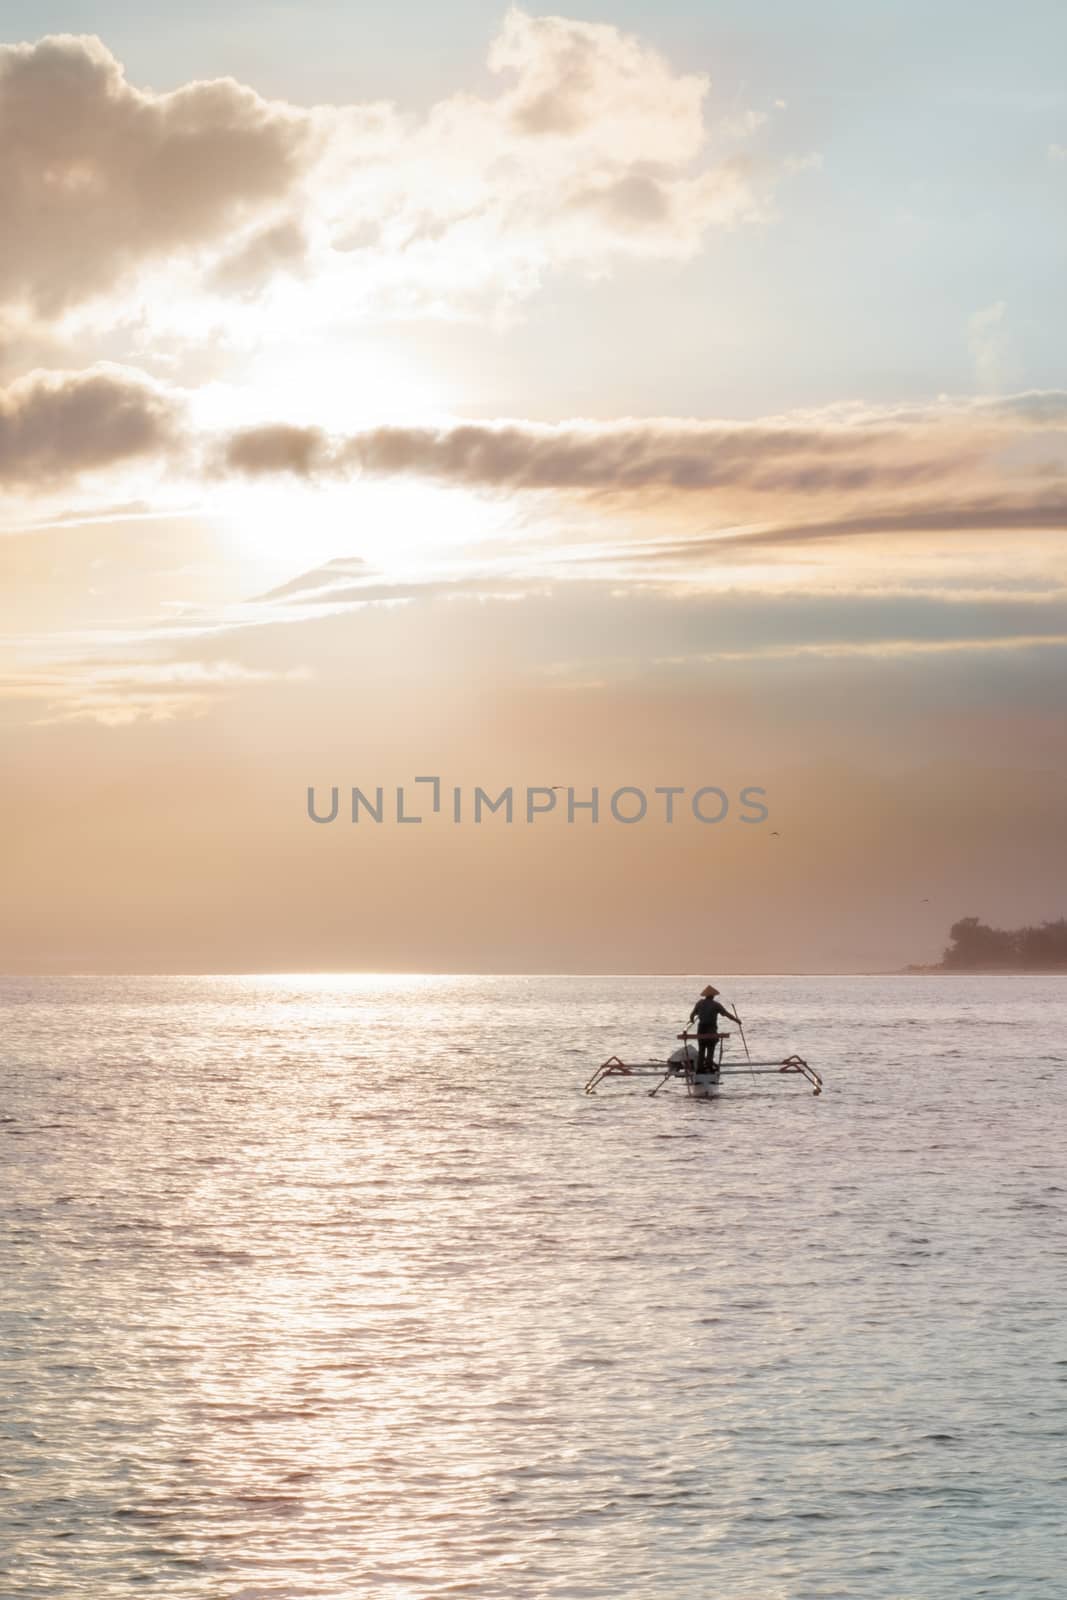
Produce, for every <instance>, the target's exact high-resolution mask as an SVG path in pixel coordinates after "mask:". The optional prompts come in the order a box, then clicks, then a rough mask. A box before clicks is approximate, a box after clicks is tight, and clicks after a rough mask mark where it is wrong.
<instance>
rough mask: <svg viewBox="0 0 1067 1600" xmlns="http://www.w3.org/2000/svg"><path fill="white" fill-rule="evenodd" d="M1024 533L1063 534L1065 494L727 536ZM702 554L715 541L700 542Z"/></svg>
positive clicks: (738, 539) (798, 540) (756, 539)
mask: <svg viewBox="0 0 1067 1600" xmlns="http://www.w3.org/2000/svg"><path fill="white" fill-rule="evenodd" d="M1027 529H1034V530H1047V531H1051V532H1054V533H1060V532H1064V533H1067V493H1065V492H1064V491H1063V490H1062V489H1061V490H1059V491H1056V492H1053V493H1051V494H1046V495H1033V496H1029V497H1027V498H1025V499H1014V500H1008V499H1001V500H962V501H950V502H947V503H945V504H941V505H939V504H925V505H912V506H906V507H903V508H901V509H900V510H897V511H892V512H883V513H873V514H870V513H866V514H865V513H862V512H861V513H858V514H856V515H854V516H846V517H837V518H833V519H830V520H828V521H824V522H814V521H813V522H797V523H792V524H782V525H779V526H776V527H773V528H763V529H758V530H754V531H752V532H745V533H738V534H731V535H730V536H729V543H730V544H732V545H736V544H743V545H760V544H771V545H774V544H806V543H810V542H813V541H816V540H821V539H854V538H858V537H862V536H868V537H869V536H873V535H877V534H895V533H1010V532H1014V531H1015V530H1019V531H1025V530H1027ZM701 542H702V543H703V545H704V548H705V549H708V548H710V547H712V546H714V544H715V543H716V541H715V540H705V541H701ZM675 548H676V550H677V551H678V553H680V554H682V555H685V554H687V553H695V546H694V544H692V543H690V544H689V545H686V544H685V543H684V542H682V543H679V544H678V545H677V546H675Z"/></svg>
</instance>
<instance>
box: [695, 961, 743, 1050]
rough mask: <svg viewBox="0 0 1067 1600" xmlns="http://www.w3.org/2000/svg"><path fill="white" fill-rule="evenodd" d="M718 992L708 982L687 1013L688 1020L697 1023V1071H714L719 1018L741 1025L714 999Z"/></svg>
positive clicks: (730, 1012)
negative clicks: (709, 1062) (726, 1018)
mask: <svg viewBox="0 0 1067 1600" xmlns="http://www.w3.org/2000/svg"><path fill="white" fill-rule="evenodd" d="M718 992H719V991H718V989H716V988H715V986H714V985H713V984H710V983H709V984H708V986H707V988H706V989H701V991H700V999H699V1000H698V1001H697V1003H696V1005H695V1006H694V1007H693V1009H692V1011H691V1012H690V1013H689V1020H690V1022H695V1023H696V1025H697V1071H698V1072H714V1071H715V1045H716V1042H717V1040H718V1037H719V1028H718V1023H719V1018H720V1017H728V1018H729V1020H730V1021H731V1022H736V1023H737V1025H738V1027H740V1026H741V1024H740V1022H739V1021H738V1019H737V1017H735V1016H734V1014H733V1012H732V1011H727V1009H726V1007H725V1006H721V1005H720V1004H719V1002H718V1001H717V1000H716V998H715V996H716V995H717V994H718ZM709 1057H710V1059H711V1064H710V1066H709V1065H708V1058H709Z"/></svg>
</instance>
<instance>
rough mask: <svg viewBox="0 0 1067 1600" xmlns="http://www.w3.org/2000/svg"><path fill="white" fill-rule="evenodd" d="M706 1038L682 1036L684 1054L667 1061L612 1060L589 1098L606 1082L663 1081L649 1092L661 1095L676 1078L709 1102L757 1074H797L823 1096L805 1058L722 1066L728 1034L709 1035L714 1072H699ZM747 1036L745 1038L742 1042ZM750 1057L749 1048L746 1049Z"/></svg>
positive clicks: (596, 1079) (690, 1092)
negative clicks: (726, 1086) (728, 1084)
mask: <svg viewBox="0 0 1067 1600" xmlns="http://www.w3.org/2000/svg"><path fill="white" fill-rule="evenodd" d="M702 1037H703V1036H702V1035H700V1034H695V1033H680V1034H679V1035H678V1038H679V1039H681V1040H682V1047H681V1049H680V1050H675V1051H674V1052H673V1053H672V1054H671V1055H669V1056H668V1057H667V1059H666V1061H623V1060H621V1059H620V1058H619V1057H618V1056H609V1057H608V1059H607V1060H606V1061H604V1062H602V1063H601V1065H600V1066H599V1067H597V1069H596V1071H595V1072H594V1073H593V1076H592V1077H591V1078H590V1079H589V1082H588V1083H587V1084H586V1086H585V1092H586V1094H596V1092H597V1089H598V1087H599V1086H600V1084H602V1083H603V1082H604V1080H605V1079H606V1078H656V1077H658V1078H659V1082H658V1083H657V1084H656V1086H655V1088H654V1089H648V1090H646V1091H645V1092H646V1093H647V1094H648V1095H649V1096H651V1095H655V1094H658V1093H659V1091H660V1090H661V1089H662V1088H663V1085H664V1084H665V1083H669V1082H670V1081H671V1079H672V1078H674V1079H680V1080H681V1081H682V1082H684V1083H685V1092H686V1094H688V1095H690V1096H691V1097H692V1098H693V1099H694V1100H709V1099H711V1098H712V1097H713V1096H714V1095H717V1094H718V1093H719V1089H720V1086H721V1080H722V1079H723V1078H729V1077H744V1076H745V1075H746V1074H748V1073H752V1075H753V1076H755V1075H756V1074H757V1073H769V1072H795V1073H798V1074H799V1075H800V1077H802V1078H803V1079H804V1080H805V1081H806V1082H807V1083H810V1084H811V1092H812V1094H822V1078H821V1077H820V1076H819V1074H818V1073H817V1072H816V1070H815V1068H814V1067H809V1065H808V1063H807V1062H806V1061H805V1060H804V1058H803V1056H795V1055H794V1056H786V1057H785V1059H784V1061H746V1062H745V1064H744V1066H736V1067H724V1066H723V1064H722V1050H723V1044H724V1042H725V1040H727V1039H728V1038H729V1037H730V1035H729V1034H728V1033H717V1034H714V1035H709V1036H708V1038H709V1042H710V1043H711V1049H710V1051H709V1052H708V1054H709V1055H710V1057H711V1061H712V1070H711V1071H705V1072H698V1071H697V1055H698V1053H697V1049H696V1046H695V1044H694V1043H692V1041H693V1040H696V1039H699V1038H702ZM743 1038H744V1035H743V1034H742V1039H743ZM745 1049H746V1053H747V1049H748V1046H747V1045H746V1046H745Z"/></svg>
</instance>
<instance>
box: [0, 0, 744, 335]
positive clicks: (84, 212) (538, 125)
mask: <svg viewBox="0 0 1067 1600" xmlns="http://www.w3.org/2000/svg"><path fill="white" fill-rule="evenodd" d="M488 64H489V68H490V72H491V74H492V75H493V79H494V89H493V91H492V92H490V93H489V94H485V95H475V94H469V93H456V94H453V95H450V96H448V97H446V98H444V99H442V100H439V101H438V102H436V103H435V104H433V105H432V106H431V107H430V108H429V109H428V110H427V111H426V112H425V113H424V114H423V115H412V114H410V113H406V112H404V111H402V110H401V109H399V108H397V107H395V106H393V105H388V104H374V103H371V104H352V105H344V106H333V107H324V106H320V107H313V108H302V107H297V106H294V105H290V104H285V103H281V102H278V101H268V100H266V99H264V98H263V97H262V96H260V95H259V94H257V93H256V92H255V90H254V89H252V88H250V87H248V86H246V85H243V84H240V83H237V82H236V81H235V80H233V79H230V78H225V79H218V80H213V81H193V82H190V83H187V84H184V85H183V86H182V87H181V88H179V89H177V90H174V91H172V92H171V93H167V94H157V93H154V92H153V91H151V90H147V89H141V88H138V87H136V86H135V85H133V84H131V83H130V82H129V81H128V80H127V78H126V76H125V73H124V70H123V67H122V65H121V64H120V63H119V62H118V61H117V60H116V59H115V57H114V56H113V55H112V54H111V52H110V51H109V50H108V48H107V47H106V45H105V44H104V43H102V42H101V40H99V39H98V38H95V37H74V36H71V35H65V34H64V35H56V36H51V37H47V38H44V39H42V40H40V41H39V42H38V43H36V44H20V45H10V46H4V47H2V48H0V215H2V216H3V218H4V225H5V230H4V231H5V247H4V251H3V253H2V256H0V307H3V306H4V305H7V306H8V307H9V308H14V309H15V310H16V311H19V312H21V313H24V314H26V315H29V316H34V317H37V318H55V317H56V316H59V315H61V314H62V313H64V312H66V311H67V310H69V309H70V308H72V307H77V306H80V305H82V304H84V303H85V302H87V301H90V300H93V299H94V298H97V299H98V298H99V297H107V296H109V295H110V296H112V297H113V299H114V304H113V306H112V310H113V312H114V314H115V316H117V317H121V316H128V315H129V314H130V313H131V306H130V304H129V303H128V300H119V299H118V293H119V291H121V290H123V289H124V287H125V288H127V289H128V286H129V284H130V282H131V281H135V280H136V277H137V274H138V272H139V271H140V270H142V269H143V270H147V269H153V270H155V271H157V272H158V273H161V274H166V275H167V276H166V285H167V287H166V292H163V291H162V290H160V291H159V292H157V293H156V294H155V295H151V294H147V293H146V295H145V298H144V301H143V303H140V304H138V306H137V308H136V309H137V311H138V312H139V313H140V315H141V316H142V317H143V318H144V321H145V324H146V326H148V327H156V328H171V327H174V328H178V327H181V326H182V324H183V323H185V324H186V325H188V324H189V323H190V321H193V322H195V321H196V320H197V307H199V308H200V311H201V313H202V311H203V305H206V304H211V303H213V301H214V300H215V299H217V297H219V296H222V297H236V298H237V299H239V300H242V301H245V302H250V301H255V300H256V299H257V298H259V297H260V296H262V295H263V294H264V293H265V292H266V291H267V290H269V289H270V288H271V287H272V286H273V287H274V288H276V289H277V291H278V293H279V294H284V295H287V296H288V299H287V300H286V316H287V320H288V322H289V323H290V324H294V323H299V321H300V320H301V319H304V320H306V321H310V322H314V321H315V319H316V318H320V319H324V320H325V321H327V322H329V321H331V320H335V319H336V318H337V317H338V316H339V315H342V314H347V315H351V314H352V313H353V308H354V309H355V311H356V313H357V314H358V313H359V311H360V310H361V309H362V310H364V311H366V310H368V309H374V310H375V311H377V312H378V313H381V312H383V311H384V312H388V311H390V310H393V311H396V312H398V313H402V314H404V315H411V314H414V313H427V312H429V313H434V314H443V315H449V316H453V315H457V314H463V315H470V314H473V313H474V312H475V311H477V313H478V314H485V313H491V312H493V311H494V310H496V309H499V308H500V307H501V306H509V305H515V304H517V303H518V302H519V301H521V300H522V299H523V298H524V297H525V296H527V295H529V294H530V293H532V292H533V291H534V290H535V289H536V288H537V287H538V285H539V284H540V283H541V281H542V279H543V278H544V276H545V274H546V273H547V272H549V271H551V270H553V269H556V268H560V267H564V266H568V265H570V266H577V267H578V268H580V269H581V270H585V271H588V270H592V271H597V272H601V271H603V270H605V268H606V267H608V266H609V265H610V263H611V261H612V260H613V259H615V258H616V257H618V256H635V255H636V256H644V257H659V258H664V259H668V258H670V259H685V258H687V257H689V256H691V255H693V254H694V253H695V252H696V251H697V250H699V249H700V247H701V243H702V240H703V237H704V235H705V233H706V232H707V230H708V229H709V228H710V227H714V226H732V225H734V224H736V223H738V222H741V221H744V220H747V219H754V218H757V217H760V216H762V215H763V214H764V211H765V207H764V204H763V200H762V198H761V192H762V191H764V190H767V189H768V188H769V185H770V174H769V172H767V173H763V174H762V175H759V176H757V174H756V172H755V169H754V168H752V167H751V166H749V165H748V164H746V163H745V162H743V161H742V160H740V159H739V158H738V157H737V156H736V155H731V156H730V158H728V159H727V158H724V157H721V156H720V157H716V154H715V152H714V151H713V150H711V149H710V148H709V136H708V128H707V126H706V123H705V115H704V106H705V101H706V98H707V96H708V92H709V86H708V82H707V80H706V79H705V78H704V77H702V76H698V75H695V74H691V73H679V72H676V71H674V70H673V69H672V67H671V66H670V65H669V64H668V63H667V62H666V61H665V60H664V58H663V57H662V56H661V55H660V54H659V53H658V52H656V51H655V50H653V49H651V48H650V47H649V46H648V45H646V44H644V43H643V42H642V41H640V40H639V39H637V38H635V37H634V36H632V35H629V34H626V33H623V32H622V31H620V30H619V29H617V28H614V27H611V26H608V25H606V24H600V23H585V22H575V21H571V20H568V19H567V18H563V17H531V16H527V15H526V14H524V13H523V12H521V11H517V10H513V11H511V12H509V13H508V15H507V16H506V18H505V20H504V22H503V24H502V27H501V29H500V31H499V33H498V34H497V37H496V38H495V40H494V41H493V43H492V45H491V48H490V50H489V56H488ZM758 126H759V119H758V118H754V119H752V120H751V121H750V123H749V125H748V127H747V130H746V131H747V132H748V133H750V134H751V133H754V132H755V131H756V129H757V128H758ZM202 303H203V304H202ZM246 309H247V314H248V315H252V314H253V312H254V306H248V307H247V308H246ZM272 309H273V308H270V307H268V308H265V312H266V314H269V313H270V312H271V311H272Z"/></svg>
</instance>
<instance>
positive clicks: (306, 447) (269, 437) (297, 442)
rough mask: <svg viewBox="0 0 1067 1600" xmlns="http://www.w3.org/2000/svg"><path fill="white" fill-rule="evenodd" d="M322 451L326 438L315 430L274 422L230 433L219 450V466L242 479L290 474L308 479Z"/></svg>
mask: <svg viewBox="0 0 1067 1600" xmlns="http://www.w3.org/2000/svg"><path fill="white" fill-rule="evenodd" d="M326 449H327V445H326V436H325V435H324V434H323V433H322V432H321V431H320V430H319V429H318V428H299V427H292V426H290V425H289V424H287V423H275V424H272V425H270V426H268V427H261V428H243V429H241V431H240V432H239V433H235V434H232V435H231V436H230V438H229V439H228V440H227V441H226V443H225V445H224V447H223V455H222V465H223V468H224V469H225V470H228V471H230V472H239V473H243V474H244V475H245V476H246V477H253V478H254V477H263V476H265V475H267V474H269V473H277V472H291V473H294V474H295V475H296V476H297V477H299V478H308V477H310V476H311V475H312V473H314V472H315V471H316V470H317V468H318V467H320V466H321V465H322V464H323V462H324V460H325V456H326Z"/></svg>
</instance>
